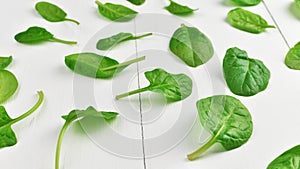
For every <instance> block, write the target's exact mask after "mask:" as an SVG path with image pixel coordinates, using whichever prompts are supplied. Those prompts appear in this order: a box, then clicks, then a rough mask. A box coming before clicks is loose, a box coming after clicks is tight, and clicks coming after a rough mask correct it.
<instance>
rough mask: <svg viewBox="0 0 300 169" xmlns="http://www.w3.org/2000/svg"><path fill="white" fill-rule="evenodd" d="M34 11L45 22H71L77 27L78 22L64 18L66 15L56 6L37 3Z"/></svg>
mask: <svg viewBox="0 0 300 169" xmlns="http://www.w3.org/2000/svg"><path fill="white" fill-rule="evenodd" d="M35 9H36V10H37V11H38V13H39V14H40V15H41V16H42V17H43V18H44V19H46V20H47V21H50V22H62V21H71V22H74V23H76V24H78V25H79V22H78V21H75V20H73V19H68V18H66V16H67V14H66V12H65V11H63V10H62V9H61V8H59V7H58V6H56V5H54V4H51V3H49V2H38V3H37V4H36V5H35Z"/></svg>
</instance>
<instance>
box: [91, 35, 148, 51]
mask: <svg viewBox="0 0 300 169" xmlns="http://www.w3.org/2000/svg"><path fill="white" fill-rule="evenodd" d="M151 35H152V33H147V34H144V35H140V36H133V35H132V34H131V33H124V32H121V33H118V34H116V35H113V36H111V37H107V38H105V39H100V40H99V41H98V43H97V49H99V50H108V49H111V48H113V47H114V46H116V45H117V44H119V43H122V42H125V41H129V40H136V39H141V38H144V37H146V36H151Z"/></svg>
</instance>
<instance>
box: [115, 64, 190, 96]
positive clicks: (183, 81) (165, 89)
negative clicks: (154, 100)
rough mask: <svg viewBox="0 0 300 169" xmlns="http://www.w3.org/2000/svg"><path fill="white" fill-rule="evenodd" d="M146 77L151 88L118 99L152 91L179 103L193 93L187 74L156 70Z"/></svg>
mask: <svg viewBox="0 0 300 169" xmlns="http://www.w3.org/2000/svg"><path fill="white" fill-rule="evenodd" d="M145 76H146V78H147V80H148V81H149V82H150V85H149V86H147V87H144V88H140V89H137V90H133V91H130V92H128V93H124V94H120V95H118V96H116V99H117V100H118V99H121V98H123V97H127V96H130V95H134V94H137V93H142V92H146V91H152V92H157V93H160V94H163V95H164V96H165V97H166V98H167V99H168V100H169V101H179V100H183V99H185V98H187V97H188V96H190V95H191V93H192V87H193V82H192V79H191V78H190V77H188V76H187V75H185V74H171V73H168V72H166V71H165V70H163V69H154V70H152V71H148V72H145Z"/></svg>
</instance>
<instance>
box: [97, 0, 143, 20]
mask: <svg viewBox="0 0 300 169" xmlns="http://www.w3.org/2000/svg"><path fill="white" fill-rule="evenodd" d="M96 4H97V5H98V11H99V13H100V14H101V15H103V16H104V17H106V18H108V19H110V20H112V21H117V22H126V21H130V20H132V19H133V18H135V17H136V15H137V14H138V12H136V11H134V10H132V9H130V8H128V7H126V6H123V5H118V4H112V3H105V4H102V3H101V2H100V1H98V0H96Z"/></svg>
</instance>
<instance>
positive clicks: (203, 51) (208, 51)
mask: <svg viewBox="0 0 300 169" xmlns="http://www.w3.org/2000/svg"><path fill="white" fill-rule="evenodd" d="M169 47H170V50H171V52H173V53H174V54H175V55H176V56H178V57H179V58H180V59H181V60H182V61H184V62H185V63H186V64H187V65H189V66H191V67H197V66H199V65H202V64H204V63H206V62H208V61H209V60H210V59H211V58H212V56H213V55H214V48H213V46H212V43H211V42H210V40H209V39H208V38H207V37H206V36H205V35H204V34H203V33H202V32H200V31H199V30H198V29H197V28H195V27H187V26H185V25H181V27H180V28H179V29H177V30H176V31H175V33H174V34H173V36H172V38H171V41H170V44H169Z"/></svg>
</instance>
